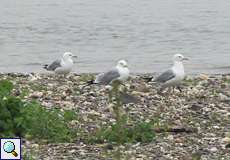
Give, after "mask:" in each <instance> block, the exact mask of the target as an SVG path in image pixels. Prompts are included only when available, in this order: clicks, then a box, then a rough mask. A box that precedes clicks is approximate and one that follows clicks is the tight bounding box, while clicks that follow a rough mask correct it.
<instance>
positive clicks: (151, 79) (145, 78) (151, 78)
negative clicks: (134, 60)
mask: <svg viewBox="0 0 230 160" xmlns="http://www.w3.org/2000/svg"><path fill="white" fill-rule="evenodd" d="M142 79H143V80H144V81H145V82H151V81H153V77H142Z"/></svg>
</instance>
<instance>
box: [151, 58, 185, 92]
mask: <svg viewBox="0 0 230 160" xmlns="http://www.w3.org/2000/svg"><path fill="white" fill-rule="evenodd" d="M184 60H188V58H185V57H184V56H183V55H182V54H175V55H174V57H173V63H174V64H173V66H172V68H170V69H169V70H167V71H165V72H163V73H162V74H161V75H160V76H159V77H157V78H156V79H155V80H154V82H156V83H160V84H161V89H160V91H163V90H164V89H165V88H167V87H177V88H178V89H179V90H180V91H181V88H180V84H181V82H182V81H183V80H184V78H185V71H184V65H183V61H184Z"/></svg>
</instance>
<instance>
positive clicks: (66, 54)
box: [63, 52, 73, 60]
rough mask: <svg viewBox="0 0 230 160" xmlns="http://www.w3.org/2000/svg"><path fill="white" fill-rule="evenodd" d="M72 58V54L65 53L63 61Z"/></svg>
mask: <svg viewBox="0 0 230 160" xmlns="http://www.w3.org/2000/svg"><path fill="white" fill-rule="evenodd" d="M72 57H73V54H72V53H71V52H65V53H64V54H63V59H64V60H68V59H72Z"/></svg>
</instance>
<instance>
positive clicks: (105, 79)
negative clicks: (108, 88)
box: [95, 69, 120, 85]
mask: <svg viewBox="0 0 230 160" xmlns="http://www.w3.org/2000/svg"><path fill="white" fill-rule="evenodd" d="M118 77H120V74H119V72H118V70H117V69H112V70H110V71H108V72H106V73H102V74H99V75H98V76H97V77H96V80H95V83H98V84H102V85H108V84H110V83H111V82H112V81H113V80H115V79H117V78H118Z"/></svg>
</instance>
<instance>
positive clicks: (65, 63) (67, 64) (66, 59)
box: [43, 52, 75, 75]
mask: <svg viewBox="0 0 230 160" xmlns="http://www.w3.org/2000/svg"><path fill="white" fill-rule="evenodd" d="M72 57H75V56H73V54H72V53H71V52H65V53H64V54H63V56H62V58H61V59H59V60H56V61H54V62H53V63H51V64H50V65H47V64H46V65H44V67H43V68H45V69H46V70H48V71H54V72H55V73H56V74H64V75H65V74H68V73H70V71H71V70H72V68H73V60H72Z"/></svg>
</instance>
